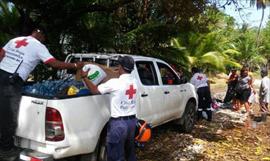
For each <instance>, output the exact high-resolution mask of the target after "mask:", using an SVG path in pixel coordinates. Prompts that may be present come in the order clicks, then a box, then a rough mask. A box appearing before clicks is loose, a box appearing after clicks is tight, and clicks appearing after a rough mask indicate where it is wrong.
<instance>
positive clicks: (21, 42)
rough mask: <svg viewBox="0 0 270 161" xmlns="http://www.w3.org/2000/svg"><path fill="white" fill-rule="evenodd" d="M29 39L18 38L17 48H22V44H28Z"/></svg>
mask: <svg viewBox="0 0 270 161" xmlns="http://www.w3.org/2000/svg"><path fill="white" fill-rule="evenodd" d="M26 40H27V39H22V40H17V41H16V42H15V43H16V46H15V48H20V47H22V46H27V45H28V42H26Z"/></svg>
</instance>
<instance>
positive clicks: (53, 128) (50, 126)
mask: <svg viewBox="0 0 270 161" xmlns="http://www.w3.org/2000/svg"><path fill="white" fill-rule="evenodd" d="M45 131H46V140H48V141H61V140H64V138H65V132H64V125H63V122H62V117H61V114H60V112H59V111H58V110H56V109H54V108H51V107H47V108H46V126H45Z"/></svg>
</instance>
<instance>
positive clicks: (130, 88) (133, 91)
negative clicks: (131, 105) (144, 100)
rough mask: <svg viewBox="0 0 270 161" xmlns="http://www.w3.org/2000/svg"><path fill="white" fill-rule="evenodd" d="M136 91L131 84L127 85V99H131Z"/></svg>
mask: <svg viewBox="0 0 270 161" xmlns="http://www.w3.org/2000/svg"><path fill="white" fill-rule="evenodd" d="M135 93H136V89H134V88H133V85H130V86H129V89H128V90H126V95H128V99H132V98H133V95H134V94H135Z"/></svg>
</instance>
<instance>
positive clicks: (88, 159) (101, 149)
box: [79, 136, 107, 161]
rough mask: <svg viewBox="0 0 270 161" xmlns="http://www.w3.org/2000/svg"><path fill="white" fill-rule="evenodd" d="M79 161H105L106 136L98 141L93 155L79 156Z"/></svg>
mask: <svg viewBox="0 0 270 161" xmlns="http://www.w3.org/2000/svg"><path fill="white" fill-rule="evenodd" d="M79 161H107V152H106V136H103V137H102V138H101V139H100V140H99V141H98V143H97V147H96V149H95V151H94V152H93V153H91V154H83V155H80V157H79Z"/></svg>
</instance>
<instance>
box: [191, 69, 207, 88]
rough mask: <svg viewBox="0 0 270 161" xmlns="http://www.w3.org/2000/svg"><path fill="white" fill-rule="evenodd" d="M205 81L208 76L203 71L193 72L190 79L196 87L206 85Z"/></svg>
mask: <svg viewBox="0 0 270 161" xmlns="http://www.w3.org/2000/svg"><path fill="white" fill-rule="evenodd" d="M207 82H208V78H207V77H206V75H205V74H203V73H195V74H194V75H193V76H192V78H191V80H190V83H191V84H193V85H194V86H195V88H196V89H198V88H201V87H206V86H208V83H207Z"/></svg>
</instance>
